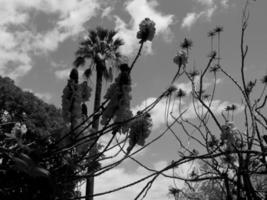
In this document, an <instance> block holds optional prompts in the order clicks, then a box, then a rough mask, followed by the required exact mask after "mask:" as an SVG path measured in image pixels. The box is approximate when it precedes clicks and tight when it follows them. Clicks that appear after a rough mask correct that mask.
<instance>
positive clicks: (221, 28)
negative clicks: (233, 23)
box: [214, 26, 223, 33]
mask: <svg viewBox="0 0 267 200" xmlns="http://www.w3.org/2000/svg"><path fill="white" fill-rule="evenodd" d="M221 32H223V27H222V26H217V27H216V28H215V29H214V33H221Z"/></svg>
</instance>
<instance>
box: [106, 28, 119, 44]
mask: <svg viewBox="0 0 267 200" xmlns="http://www.w3.org/2000/svg"><path fill="white" fill-rule="evenodd" d="M116 34H117V31H115V30H110V31H109V32H108V37H107V42H108V43H111V42H112V41H113V38H114V36H115V35H116Z"/></svg>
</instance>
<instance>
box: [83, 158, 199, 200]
mask: <svg viewBox="0 0 267 200" xmlns="http://www.w3.org/2000/svg"><path fill="white" fill-rule="evenodd" d="M167 165H168V163H167V162H166V161H159V162H156V163H154V164H153V167H152V168H153V169H157V170H161V169H163V168H164V167H166V166H167ZM193 166H194V164H192V163H185V164H182V165H180V166H179V167H178V168H177V169H176V170H175V172H176V175H177V176H181V177H187V176H188V175H189V174H190V172H191V171H192V169H193ZM149 174H150V172H148V171H147V170H145V169H143V168H142V167H137V168H136V170H134V171H131V172H129V171H126V170H125V169H124V168H122V167H120V168H114V169H112V170H110V171H108V172H106V173H104V174H103V175H101V176H99V177H96V178H95V193H101V192H105V191H109V190H112V189H115V188H118V187H121V186H123V185H126V184H129V183H132V182H134V181H136V180H138V179H141V178H143V177H145V176H147V175H149ZM165 174H168V175H172V170H169V171H166V172H165ZM149 180H151V179H148V180H146V181H144V182H142V183H139V184H137V185H134V186H131V187H128V188H125V189H123V190H120V191H117V192H114V193H111V194H106V195H103V196H96V197H94V198H95V199H96V200H106V199H109V200H117V199H134V198H135V197H136V196H137V195H138V193H139V192H140V191H141V190H142V188H143V187H144V186H145V184H146V183H147V182H148V181H149ZM172 185H173V180H172V179H170V178H166V177H163V176H159V177H158V178H157V179H156V181H155V182H154V183H153V185H152V187H151V189H150V190H149V192H148V194H147V196H146V198H145V199H146V200H152V199H153V200H162V199H167V198H168V189H169V186H172ZM176 185H177V186H178V187H179V188H182V187H183V186H184V182H183V181H176ZM84 186H85V185H83V188H82V189H81V190H82V191H83V192H82V193H83V194H84V190H85V188H84Z"/></svg>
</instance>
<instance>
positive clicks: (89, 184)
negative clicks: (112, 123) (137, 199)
mask: <svg viewBox="0 0 267 200" xmlns="http://www.w3.org/2000/svg"><path fill="white" fill-rule="evenodd" d="M96 69H97V70H96V88H95V101H94V113H95V112H96V111H97V110H98V108H99V106H100V104H101V90H102V70H101V67H99V66H97V67H96ZM98 127H99V115H95V116H94V118H93V123H92V128H93V129H94V130H95V131H98ZM93 143H95V144H94V145H93V147H92V149H91V151H90V157H91V156H93V155H94V154H96V153H97V149H96V142H95V141H93ZM92 159H93V158H92ZM88 173H92V172H91V171H88ZM93 194H94V174H93V173H92V174H91V175H90V177H89V178H87V179H86V200H93V199H94V198H93Z"/></svg>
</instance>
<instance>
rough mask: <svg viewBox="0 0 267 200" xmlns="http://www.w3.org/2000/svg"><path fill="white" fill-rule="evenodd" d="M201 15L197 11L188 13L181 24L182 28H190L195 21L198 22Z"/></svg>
mask: <svg viewBox="0 0 267 200" xmlns="http://www.w3.org/2000/svg"><path fill="white" fill-rule="evenodd" d="M199 17H200V15H199V14H197V13H195V12H191V13H187V14H186V16H185V18H184V19H183V22H182V25H181V26H182V28H185V27H187V28H190V27H191V26H192V25H193V24H194V23H196V21H197V20H198V18H199Z"/></svg>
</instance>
